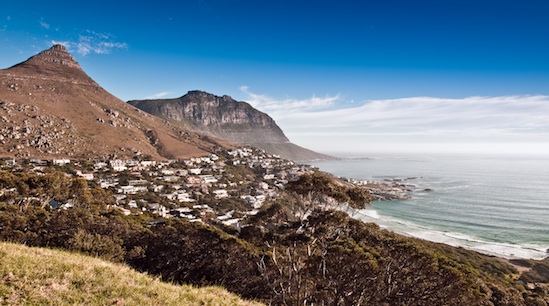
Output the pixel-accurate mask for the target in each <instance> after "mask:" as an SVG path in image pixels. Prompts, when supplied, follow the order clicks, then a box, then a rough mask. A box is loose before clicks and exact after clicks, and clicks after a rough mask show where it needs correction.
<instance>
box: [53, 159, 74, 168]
mask: <svg viewBox="0 0 549 306" xmlns="http://www.w3.org/2000/svg"><path fill="white" fill-rule="evenodd" d="M52 163H53V164H54V165H56V166H64V165H67V164H70V163H71V161H70V159H65V158H57V159H54V160H52Z"/></svg>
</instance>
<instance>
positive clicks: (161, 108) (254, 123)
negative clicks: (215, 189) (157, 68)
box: [128, 91, 330, 160]
mask: <svg viewBox="0 0 549 306" xmlns="http://www.w3.org/2000/svg"><path fill="white" fill-rule="evenodd" d="M128 103H129V104H131V105H133V106H135V107H137V108H139V109H141V110H143V111H146V112H148V113H150V114H152V115H155V116H159V117H161V118H164V119H166V120H170V121H172V122H176V123H177V124H180V125H182V126H184V127H186V128H188V129H191V130H193V131H196V132H199V133H203V134H206V135H209V136H213V137H217V138H221V139H225V140H228V141H231V142H236V143H242V144H249V145H252V146H255V147H258V148H261V149H264V150H266V151H267V152H270V153H272V154H277V155H280V156H282V157H284V158H289V159H293V160H312V159H327V158H330V157H329V156H326V155H323V154H319V153H316V152H313V151H310V150H307V149H304V148H301V147H299V146H297V145H295V144H292V143H290V141H289V140H288V138H287V137H286V135H284V133H283V132H282V130H281V129H280V127H279V126H278V125H277V124H276V123H275V121H274V120H273V119H272V118H271V117H270V116H269V115H267V114H265V113H263V112H260V111H258V110H257V109H255V108H253V107H252V106H251V105H250V104H248V103H246V102H239V101H235V100H234V99H232V98H231V97H229V96H222V97H220V96H215V95H213V94H210V93H207V92H203V91H189V92H188V93H187V94H186V95H184V96H182V97H180V98H175V99H159V100H134V101H129V102H128Z"/></svg>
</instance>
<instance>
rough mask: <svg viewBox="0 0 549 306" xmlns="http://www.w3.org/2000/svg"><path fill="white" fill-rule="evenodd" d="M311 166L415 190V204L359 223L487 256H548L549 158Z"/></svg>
mask: <svg viewBox="0 0 549 306" xmlns="http://www.w3.org/2000/svg"><path fill="white" fill-rule="evenodd" d="M310 164H311V165H313V166H316V167H318V168H319V169H320V170H322V171H324V172H328V173H331V174H334V175H336V176H341V177H346V178H356V179H361V180H370V181H383V180H388V179H403V180H404V181H403V183H404V184H407V185H410V189H412V191H411V193H410V195H411V197H412V199H410V200H404V201H377V202H374V203H373V204H372V205H371V206H370V207H367V208H366V209H364V210H360V211H357V212H355V213H354V217H355V218H359V219H362V220H364V221H366V222H374V223H377V224H379V225H380V226H381V227H382V228H386V229H388V230H391V231H394V232H397V233H400V234H404V235H408V236H413V237H418V238H422V239H426V240H430V241H435V242H442V243H446V244H449V245H453V246H461V247H464V248H467V249H472V250H475V251H478V252H481V253H485V254H489V255H495V256H500V257H504V258H532V259H543V258H546V257H549V253H548V252H549V157H543V156H542V157H540V156H526V157H524V156H522V157H518V156H511V155H509V156H480V157H479V156H469V155H459V156H450V155H447V156H444V155H433V156H428V155H421V156H420V155H406V156H405V155H402V156H397V155H378V156H371V157H369V158H362V159H345V160H335V161H320V162H311V163H310Z"/></svg>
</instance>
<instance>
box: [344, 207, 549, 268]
mask: <svg viewBox="0 0 549 306" xmlns="http://www.w3.org/2000/svg"><path fill="white" fill-rule="evenodd" d="M338 209H339V210H341V211H343V212H345V213H347V214H349V216H350V217H352V218H355V219H358V220H361V221H363V222H367V223H375V224H377V225H378V226H379V227H380V228H382V229H385V230H388V231H391V232H394V233H396V234H399V235H404V236H407V237H413V238H417V239H423V240H427V241H431V242H435V243H443V244H446V245H450V246H453V247H461V248H464V249H467V250H471V251H475V252H478V253H480V254H483V255H487V256H494V257H497V258H501V259H503V260H507V261H509V260H513V259H531V260H544V259H546V258H548V257H549V253H547V252H543V251H541V250H540V249H541V247H540V249H535V248H532V247H529V246H524V245H513V244H506V243H499V242H491V241H482V240H479V239H474V238H473V237H467V236H465V235H460V234H459V233H456V235H454V234H452V233H447V232H442V231H438V230H435V229H429V228H427V227H420V226H417V227H411V226H410V225H409V224H407V223H406V222H399V221H398V220H392V219H391V218H382V217H380V216H379V215H378V214H377V211H376V210H374V209H363V210H357V209H353V208H350V207H347V206H344V207H342V206H340V207H338Z"/></svg>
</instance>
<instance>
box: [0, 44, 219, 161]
mask: <svg viewBox="0 0 549 306" xmlns="http://www.w3.org/2000/svg"><path fill="white" fill-rule="evenodd" d="M224 144H225V143H224V142H221V141H217V140H212V139H205V137H204V136H202V135H198V134H196V133H193V132H191V131H189V130H185V129H183V128H182V127H180V126H172V125H170V124H169V123H168V122H166V121H164V120H162V119H160V118H157V117H154V116H150V115H149V114H146V113H144V112H142V111H140V110H138V109H136V108H135V107H133V106H131V105H128V104H127V103H125V102H123V101H121V100H120V99H118V98H116V97H114V96H113V95H111V94H110V93H108V92H107V91H105V90H104V89H103V88H102V87H101V86H99V85H98V84H97V83H96V82H95V81H93V80H92V79H91V78H90V77H89V76H88V75H87V74H86V73H85V72H84V70H82V67H80V65H79V64H78V62H76V60H75V59H74V57H72V55H70V54H69V53H68V52H67V50H66V49H65V47H63V46H61V45H55V46H53V47H52V48H50V49H48V50H45V51H42V52H40V53H39V54H37V55H35V56H33V57H31V58H29V59H28V60H26V61H24V62H22V63H20V64H17V65H15V66H12V67H10V68H8V69H2V70H0V157H1V156H10V157H18V158H26V157H37V158H52V157H70V158H90V157H91V158H96V157H105V156H118V157H133V156H135V155H140V154H143V155H150V156H152V157H154V158H159V159H160V158H186V157H189V156H200V155H206V154H208V152H211V150H212V148H214V147H219V146H220V145H224Z"/></svg>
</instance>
